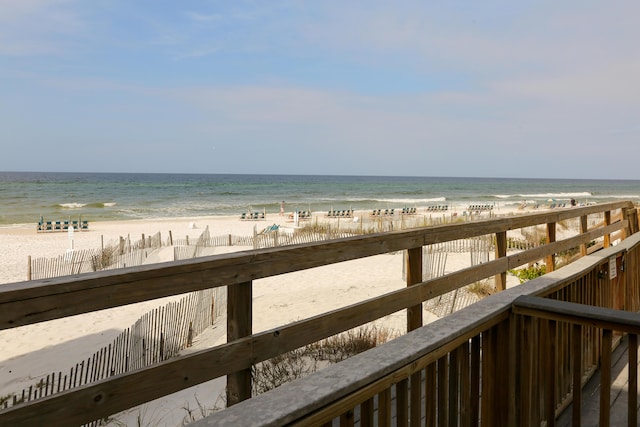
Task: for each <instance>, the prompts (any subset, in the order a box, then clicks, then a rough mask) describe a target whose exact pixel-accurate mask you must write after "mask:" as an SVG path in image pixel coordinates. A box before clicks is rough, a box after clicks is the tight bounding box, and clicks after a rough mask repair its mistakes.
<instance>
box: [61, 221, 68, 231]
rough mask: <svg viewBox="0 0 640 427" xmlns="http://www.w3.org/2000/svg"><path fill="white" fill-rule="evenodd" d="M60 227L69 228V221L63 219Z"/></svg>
mask: <svg viewBox="0 0 640 427" xmlns="http://www.w3.org/2000/svg"><path fill="white" fill-rule="evenodd" d="M62 229H63V230H68V229H69V221H65V222H63V223H62Z"/></svg>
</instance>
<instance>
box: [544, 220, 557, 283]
mask: <svg viewBox="0 0 640 427" xmlns="http://www.w3.org/2000/svg"><path fill="white" fill-rule="evenodd" d="M555 241H556V223H555V222H550V223H548V224H547V243H553V242H555ZM545 262H546V264H547V273H549V272H551V271H554V270H555V269H556V255H555V254H551V255H549V256H547V258H546V260H545Z"/></svg>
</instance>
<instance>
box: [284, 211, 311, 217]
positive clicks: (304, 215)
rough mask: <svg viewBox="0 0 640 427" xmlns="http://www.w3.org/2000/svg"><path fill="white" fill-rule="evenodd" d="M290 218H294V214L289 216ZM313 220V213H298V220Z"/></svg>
mask: <svg viewBox="0 0 640 427" xmlns="http://www.w3.org/2000/svg"><path fill="white" fill-rule="evenodd" d="M289 218H293V214H291V215H289ZM309 218H311V211H298V219H309Z"/></svg>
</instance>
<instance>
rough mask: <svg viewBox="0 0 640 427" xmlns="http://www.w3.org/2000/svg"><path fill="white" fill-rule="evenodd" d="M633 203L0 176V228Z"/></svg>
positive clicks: (482, 186)
mask: <svg viewBox="0 0 640 427" xmlns="http://www.w3.org/2000/svg"><path fill="white" fill-rule="evenodd" d="M572 198H573V199H575V200H577V201H578V202H579V203H585V204H586V203H600V202H608V201H618V200H631V201H633V202H640V180H571V179H512V178H455V177H394V176H386V177H385V176H317V175H315V176H314V175H222V174H130V173H57V172H56V173H49V172H0V225H3V226H9V225H13V224H27V223H36V222H37V221H38V220H39V219H40V217H41V216H42V217H44V218H45V219H49V220H65V219H68V218H69V219H77V218H79V217H81V218H82V219H87V220H89V221H99V220H126V219H141V218H160V217H198V216H211V215H238V214H240V213H241V212H246V211H247V210H248V209H252V210H254V211H255V210H259V211H262V210H266V211H267V213H270V212H271V213H277V212H279V210H280V202H281V201H285V209H286V210H287V211H292V210H296V209H297V210H311V211H327V210H329V209H336V210H343V209H354V210H369V209H385V208H403V207H421V206H428V205H437V204H440V205H449V206H450V208H451V209H456V210H460V211H462V210H464V209H466V207H467V206H468V205H470V204H493V205H496V206H503V207H509V206H516V205H519V204H520V203H521V202H522V201H527V202H528V203H541V204H545V203H548V201H549V200H555V201H556V202H557V203H568V202H569V201H570V200H571V199H572Z"/></svg>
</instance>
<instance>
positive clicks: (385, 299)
mask: <svg viewBox="0 0 640 427" xmlns="http://www.w3.org/2000/svg"><path fill="white" fill-rule="evenodd" d="M602 214H604V220H603V221H602V222H601V223H599V226H598V227H593V228H591V227H589V223H590V222H589V219H590V218H589V217H590V216H593V215H602ZM572 218H578V220H579V224H580V228H579V231H578V233H577V234H575V235H572V236H568V237H565V238H562V239H557V234H556V231H557V225H558V224H559V223H561V222H562V221H566V220H570V219H572ZM539 225H542V226H544V227H545V228H546V236H545V241H544V244H541V245H540V246H538V247H535V248H532V249H528V250H525V251H519V252H516V253H512V254H507V240H508V239H507V232H508V231H511V230H519V229H523V228H526V227H534V226H539ZM637 231H638V222H637V212H636V210H635V209H634V207H633V204H632V203H630V202H623V201H621V202H616V203H608V204H603V205H594V206H587V207H579V208H571V209H563V210H560V211H551V212H548V211H547V212H541V213H535V214H526V215H521V216H517V217H508V218H496V219H487V220H480V221H476V222H468V223H455V224H446V225H440V226H435V227H427V228H418V229H411V230H404V231H393V232H386V233H377V234H371V235H365V236H354V237H348V238H343V239H334V240H329V241H325V242H321V243H303V244H298V245H290V246H286V247H280V248H269V249H256V250H250V251H244V252H238V253H234V254H229V255H216V256H213V257H202V258H199V259H198V260H197V261H191V260H190V261H174V262H170V263H165V264H158V265H155V266H153V267H152V268H151V267H149V266H145V267H144V268H138V267H132V268H127V269H125V270H119V271H110V272H95V273H88V274H83V275H79V276H74V277H73V278H72V279H70V278H57V279H49V280H46V281H32V282H23V283H15V284H8V285H5V286H3V287H2V289H1V290H0V328H2V329H5V328H13V327H17V326H21V325H26V324H32V323H37V322H42V321H46V320H51V319H55V318H60V317H65V316H70V315H74V314H78V313H80V312H81V311H82V312H84V311H86V310H100V309H104V308H109V307H116V306H119V305H125V304H130V303H134V302H140V301H144V300H150V299H154V298H158V297H163V296H168V295H174V294H182V293H186V292H192V291H198V290H203V289H211V288H218V287H226V288H227V340H228V343H227V344H224V345H221V346H216V347H213V348H210V349H206V350H202V351H199V352H196V353H193V354H189V355H185V356H180V357H176V358H173V359H171V360H168V361H166V362H164V363H162V364H160V365H156V366H152V367H146V368H141V369H137V370H135V371H132V372H128V373H125V374H121V375H117V376H114V377H110V378H108V379H105V380H103V381H100V382H98V383H95V384H88V385H84V386H82V387H78V388H77V389H74V390H72V391H70V392H67V393H64V394H60V395H53V396H49V397H47V398H45V399H39V400H35V401H33V402H29V403H25V404H21V405H16V406H13V407H10V408H8V409H6V410H3V411H0V424H6V425H33V424H41V425H43V424H46V425H49V426H54V425H74V424H82V423H87V422H91V421H93V420H96V419H100V418H103V417H106V416H108V415H110V414H114V413H117V412H120V411H122V410H124V409H128V408H130V407H133V406H136V405H138V404H141V403H144V402H148V401H150V400H153V399H156V398H158V397H161V396H165V395H167V394H170V393H173V392H175V391H178V390H181V389H184V388H188V387H190V386H193V385H196V384H200V383H202V382H205V381H209V380H211V379H214V378H218V377H221V376H226V377H227V404H228V405H229V406H230V407H229V408H227V409H226V410H223V411H221V412H220V413H218V414H214V415H213V416H212V417H213V418H211V419H205V420H202V422H201V423H200V425H209V423H211V424H210V425H218V424H220V425H243V424H244V423H245V422H248V421H249V420H253V421H254V422H255V420H259V424H260V423H262V424H263V425H285V424H288V423H294V422H297V423H300V424H302V425H319V424H320V425H321V424H325V423H330V422H332V420H334V419H336V418H337V419H339V420H342V421H343V422H344V423H346V424H349V423H350V422H351V421H354V420H355V417H356V416H358V417H360V419H361V420H363V421H362V423H365V424H366V422H365V421H364V420H365V419H366V420H370V419H371V418H372V417H373V415H374V413H375V414H377V417H379V419H382V421H381V422H380V423H379V425H388V424H390V421H389V419H390V417H391V416H392V413H393V414H395V415H393V416H395V417H396V419H397V424H398V425H406V424H408V422H409V420H412V424H413V423H415V424H418V421H417V420H421V419H422V418H423V417H426V419H427V420H428V421H427V422H426V424H428V425H432V422H433V423H435V421H434V420H437V422H438V424H439V425H449V424H450V425H457V423H458V421H457V420H461V421H460V424H465V425H466V424H469V425H473V424H477V423H478V420H481V424H482V425H527V424H528V423H521V422H520V421H522V420H525V421H527V420H529V419H532V420H534V422H533V423H532V424H529V425H534V424H535V420H537V419H543V418H544V420H546V424H547V425H552V422H551V419H550V418H549V417H548V414H550V413H552V412H554V413H555V411H557V410H558V409H559V408H560V407H561V406H562V405H565V404H566V403H565V401H566V399H567V395H566V389H562V390H563V391H562V393H560V392H556V390H560V389H561V385H562V386H564V385H565V384H566V376H564V374H562V373H563V372H564V371H563V370H562V369H564V366H565V365H562V364H559V363H555V364H554V363H549V364H547V363H546V362H544V363H543V362H542V361H545V360H547V359H546V358H545V357H539V358H537V357H536V356H544V355H545V354H554V358H560V357H561V356H560V355H564V354H565V353H563V352H560V350H557V349H560V348H563V349H564V348H566V347H564V346H560V345H559V344H557V342H556V347H551V348H554V349H556V350H555V352H548V353H545V352H544V351H545V350H544V349H540V350H539V353H536V354H534V355H532V358H531V359H530V360H532V361H536V362H535V363H533V362H532V364H527V363H528V362H526V361H525V360H524V359H523V358H522V357H520V355H522V351H523V349H524V351H526V347H525V345H524V342H522V343H521V344H517V343H518V342H519V341H518V340H517V339H519V338H521V337H522V334H519V333H518V331H519V329H517V327H516V326H515V325H517V324H518V323H517V322H516V323H511V321H510V320H511V318H512V316H511V313H512V312H511V310H512V304H513V302H514V300H515V298H516V297H517V296H519V295H522V294H527V295H532V296H536V297H543V298H549V299H557V300H558V301H570V302H572V303H579V304H594V305H597V306H598V305H599V306H600V307H606V308H610V309H626V310H635V311H637V310H638V307H639V306H640V302H639V301H638V294H639V293H638V287H639V280H638V276H639V275H640V273H639V269H638V265H637V260H638V250H637V248H638V247H639V246H640V242H639V239H638V237H637V236H635V235H634V236H632V235H633V234H634V233H636V232H637ZM485 235H491V236H492V240H494V242H495V256H494V259H493V260H490V261H488V262H484V263H482V264H479V265H476V266H473V267H469V268H465V269H462V270H459V271H455V272H452V273H449V274H446V275H444V276H441V277H436V278H433V279H429V280H424V279H423V274H422V265H423V263H422V255H423V250H422V248H423V246H429V245H433V244H437V243H442V242H448V241H453V240H459V239H464V238H472V237H477V236H485ZM614 236H615V237H614ZM629 236H632V237H631V238H628V237H629ZM625 238H628V239H627V240H622V239H625ZM599 239H601V240H602V246H603V247H604V248H605V249H604V251H602V255H597V254H593V255H589V256H587V254H588V246H589V245H590V243H591V242H593V241H595V240H599ZM619 241H622V243H619ZM612 242H616V243H617V245H615V246H611V243H612ZM627 242H628V243H627ZM572 248H578V252H579V254H581V255H583V257H582V258H581V259H580V260H578V261H576V262H574V263H572V264H570V265H569V266H568V267H566V269H567V270H565V269H564V268H563V269H560V270H558V271H555V270H556V267H557V265H556V261H557V259H558V257H557V254H559V253H561V252H563V251H567V250H570V249H572ZM403 250H406V251H407V260H406V285H407V286H406V287H403V288H401V289H397V290H395V291H392V292H389V293H386V294H383V295H376V296H374V297H372V298H370V299H368V300H364V301H360V302H357V303H354V304H352V305H349V306H346V307H343V308H340V309H337V310H333V311H330V312H327V313H322V314H319V315H316V316H313V317H309V318H305V319H300V320H298V321H295V322H292V323H287V324H285V325H280V326H277V327H275V328H273V329H271V330H268V331H264V332H259V333H253V331H252V318H253V304H252V288H253V286H254V283H253V281H254V280H257V279H261V278H266V277H272V276H277V275H280V274H284V273H289V272H293V271H302V270H306V269H310V268H315V267H320V266H324V265H330V264H334V263H341V262H346V261H350V260H356V259H360V258H364V257H370V256H375V255H380V254H386V253H392V252H398V251H403ZM540 259H543V260H545V264H546V266H547V271H548V272H551V273H549V274H547V275H545V276H542V277H540V278H538V279H535V280H532V281H530V282H528V284H527V285H526V286H516V287H514V288H510V289H508V290H505V284H506V274H507V271H508V270H510V269H513V268H516V267H518V266H522V265H526V264H528V263H531V262H535V261H538V260H540ZM583 260H584V261H583ZM612 260H613V261H615V264H614V263H613V261H612ZM622 265H624V268H623V269H621V266H622ZM613 267H615V268H616V273H617V275H618V276H617V277H622V278H623V279H618V280H610V279H608V276H607V275H606V274H604V273H603V272H605V271H611V272H612V271H613ZM610 275H611V273H610ZM582 277H585V278H586V279H584V280H582V279H581V278H582ZM486 278H494V281H495V285H496V289H497V290H498V291H500V292H498V293H497V294H495V295H492V296H491V297H488V298H485V299H483V300H481V301H479V302H478V303H476V304H473V305H471V306H469V307H467V308H465V309H463V310H460V311H457V312H455V313H453V314H452V315H450V316H447V318H445V319H441V321H437V322H435V323H433V324H430V325H428V326H427V327H424V328H423V327H422V326H423V319H422V310H423V306H422V303H423V302H425V301H427V300H430V299H432V298H435V297H438V296H440V295H443V294H445V293H447V292H450V291H452V290H455V289H458V288H461V287H464V286H467V285H468V284H470V283H474V282H477V281H479V280H484V279H486ZM362 279H363V280H366V276H364V277H363V278H362ZM620 289H622V290H620ZM620 292H623V293H622V294H620ZM111 295H118V298H117V299H114V298H110V297H109V296H111ZM616 295H618V299H616V297H615V296H616ZM619 295H624V298H622V299H620V297H619ZM331 297H332V298H333V295H332V296H331ZM70 301H82V304H70V303H69V302H70ZM616 301H617V302H616ZM620 301H622V303H621V304H620ZM401 310H403V311H405V312H406V315H407V330H409V331H413V332H412V333H410V334H407V335H406V336H402V337H400V338H397V339H395V340H392V341H390V342H389V343H387V344H384V345H382V346H380V347H377V348H375V349H373V350H370V351H367V352H365V353H362V354H361V355H359V356H355V357H354V358H352V359H348V360H346V361H344V362H341V363H339V364H337V365H334V366H332V367H329V368H326V369H324V370H322V371H320V372H318V373H316V374H313V375H311V376H309V377H307V378H303V379H302V380H298V381H295V382H293V383H290V384H285V385H283V386H281V387H280V388H278V389H276V390H273V391H271V392H268V393H265V394H263V395H260V396H258V397H256V398H254V399H249V398H250V397H251V382H252V379H251V375H252V374H251V372H252V366H253V365H255V364H256V363H259V362H261V361H265V360H268V359H270V358H273V357H275V356H278V355H280V354H283V353H285V352H287V351H290V350H294V349H297V348H300V347H302V346H305V345H307V344H311V343H314V342H317V341H319V340H322V339H324V338H327V337H330V336H333V335H336V334H339V333H341V332H344V331H346V330H349V329H352V328H355V327H358V326H360V325H364V324H367V323H369V322H372V321H374V320H376V319H380V318H382V317H385V316H387V315H389V314H392V313H396V312H398V311H401ZM523 322H525V323H526V321H523ZM530 330H531V329H523V331H525V332H523V333H525V334H527V333H531V332H526V331H530ZM538 331H541V332H540V334H541V335H542V336H543V337H546V336H555V337H558V336H565V335H558V334H556V335H553V334H548V335H547V334H546V332H544V331H545V329H544V328H540V329H538ZM535 333H536V334H537V333H538V332H535ZM585 334H586V335H583V336H582V340H581V342H582V343H584V345H585V346H587V347H589V348H595V347H593V346H595V345H596V344H597V343H600V342H602V341H601V340H600V339H599V338H598V335H597V334H595V333H593V334H591V335H589V332H588V331H587V332H585ZM522 339H524V338H522ZM604 342H606V341H604ZM518 349H520V350H518ZM516 350H518V351H516ZM602 354H606V353H597V352H596V353H595V356H594V357H595V358H594V359H593V360H597V358H598V357H599V356H601V355H602ZM480 355H482V357H480ZM513 355H515V356H514V357H512V356H513ZM562 357H564V356H562ZM556 360H564V359H561V358H560V359H556ZM523 363H524V365H523ZM203 366H206V369H203V368H202V367H203ZM523 367H524V368H525V369H521V368H523ZM529 367H531V369H529ZM547 367H551V368H550V369H547ZM560 367H562V368H560ZM585 369H587V370H585V371H583V372H584V373H586V372H588V366H585ZM583 372H581V373H580V375H579V377H580V378H581V379H582V378H585V375H583ZM561 374H562V375H561ZM524 376H528V377H524ZM574 376H575V377H577V376H578V375H577V374H576V375H574ZM422 378H425V381H426V384H427V387H428V388H426V389H425V391H424V392H423V391H422V390H423V388H422ZM526 378H548V379H549V381H551V383H552V384H553V387H550V388H553V389H554V392H546V391H543V393H542V394H536V393H537V392H538V391H539V390H537V389H531V388H529V387H530V386H529V385H528V384H532V383H530V382H529V383H528V382H526ZM545 384H546V383H545ZM523 387H524V388H523ZM527 390H529V391H527ZM545 390H548V389H545ZM525 391H526V392H525ZM392 394H395V399H394V404H393V405H394V406H393V407H391V406H390V405H391V396H392ZM302 395H304V399H300V396H302ZM516 397H517V398H518V399H522V400H519V401H516ZM523 400H527V402H526V403H527V404H526V405H525V404H524V403H523ZM532 400H533V401H538V402H539V403H537V404H536V403H532ZM543 402H544V403H543ZM519 408H530V409H531V410H529V409H526V411H527V412H525V413H523V412H522V411H521V410H520V409H519ZM551 408H552V409H551ZM541 414H542V415H541ZM380 417H382V418H380ZM473 420H475V422H474V421H473ZM537 425H540V423H538V424H537Z"/></svg>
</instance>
